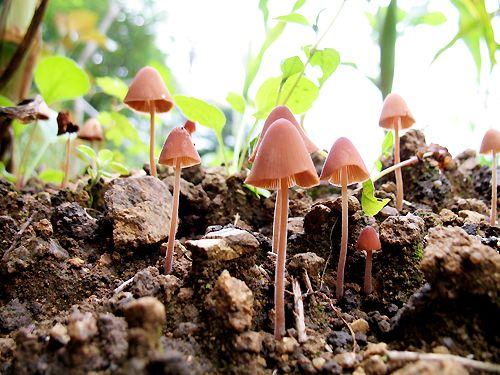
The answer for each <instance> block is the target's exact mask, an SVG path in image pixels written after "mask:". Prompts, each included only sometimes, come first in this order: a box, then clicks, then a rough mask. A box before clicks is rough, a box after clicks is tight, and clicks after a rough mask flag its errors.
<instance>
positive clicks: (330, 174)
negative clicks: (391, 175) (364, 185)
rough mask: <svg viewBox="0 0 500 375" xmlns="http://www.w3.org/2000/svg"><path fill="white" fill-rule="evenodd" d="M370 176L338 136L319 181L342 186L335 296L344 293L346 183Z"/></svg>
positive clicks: (346, 222) (359, 158)
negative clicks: (340, 233)
mask: <svg viewBox="0 0 500 375" xmlns="http://www.w3.org/2000/svg"><path fill="white" fill-rule="evenodd" d="M369 178H370V174H369V173H368V170H367V169H366V166H365V163H364V162H363V159H361V155H359V152H358V150H356V148H355V147H354V145H353V144H352V143H351V141H350V140H348V139H347V138H339V139H338V140H337V141H336V142H335V143H334V144H333V146H332V148H331V150H330V153H329V154H328V157H327V158H326V161H325V165H324V166H323V171H322V172H321V177H320V179H321V181H328V182H329V183H331V184H332V185H335V186H341V187H342V239H341V242H340V257H339V263H338V266H337V290H336V293H337V298H342V296H343V295H344V268H345V261H346V257H347V238H348V220H349V218H348V215H347V214H348V197H347V185H350V184H354V183H356V182H363V181H366V180H368V179H369Z"/></svg>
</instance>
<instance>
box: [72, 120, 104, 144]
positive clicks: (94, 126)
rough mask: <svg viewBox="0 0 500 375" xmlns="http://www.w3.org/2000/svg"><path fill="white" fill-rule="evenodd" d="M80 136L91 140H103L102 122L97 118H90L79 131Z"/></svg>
mask: <svg viewBox="0 0 500 375" xmlns="http://www.w3.org/2000/svg"><path fill="white" fill-rule="evenodd" d="M78 138H80V139H84V140H86V141H91V142H92V141H102V140H103V139H104V136H103V135H102V127H101V123H100V122H99V121H98V120H97V119H95V118H89V119H88V120H87V121H85V123H84V124H83V127H82V128H81V129H80V131H79V132H78Z"/></svg>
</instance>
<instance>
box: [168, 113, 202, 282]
mask: <svg viewBox="0 0 500 375" xmlns="http://www.w3.org/2000/svg"><path fill="white" fill-rule="evenodd" d="M195 129H196V126H195V124H194V123H193V122H191V121H188V122H186V124H185V125H184V127H182V128H175V129H173V130H172V131H171V132H170V134H169V135H168V137H167V139H166V141H165V144H164V145H163V149H162V151H161V154H160V158H159V160H158V163H159V164H164V165H169V166H171V167H174V169H175V179H174V197H173V203H172V214H171V215H170V231H169V234H168V242H167V252H166V254H165V273H166V274H169V273H171V272H172V265H173V255H174V246H175V233H176V232H177V221H178V217H179V191H180V181H181V169H182V168H187V167H191V166H193V165H196V164H200V163H201V159H200V155H198V152H197V151H196V149H195V147H194V144H193V141H192V140H191V133H193V132H194V131H195Z"/></svg>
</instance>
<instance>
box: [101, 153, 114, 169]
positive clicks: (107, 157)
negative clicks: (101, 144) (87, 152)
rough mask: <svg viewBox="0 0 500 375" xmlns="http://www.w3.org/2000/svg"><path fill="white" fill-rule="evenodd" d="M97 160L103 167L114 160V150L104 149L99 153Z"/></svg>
mask: <svg viewBox="0 0 500 375" xmlns="http://www.w3.org/2000/svg"><path fill="white" fill-rule="evenodd" d="M97 160H98V162H99V165H100V166H101V167H105V166H106V165H108V163H109V162H110V161H111V160H113V151H111V150H107V149H103V150H100V151H99V153H98V154H97Z"/></svg>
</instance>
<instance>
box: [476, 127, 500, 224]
mask: <svg viewBox="0 0 500 375" xmlns="http://www.w3.org/2000/svg"><path fill="white" fill-rule="evenodd" d="M479 152H480V153H481V154H490V153H491V156H492V157H493V165H492V166H491V216H490V225H495V224H496V222H497V205H498V200H497V152H500V131H498V130H496V129H490V130H488V131H487V132H486V134H485V135H484V137H483V141H482V142H481V148H480V149H479Z"/></svg>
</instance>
